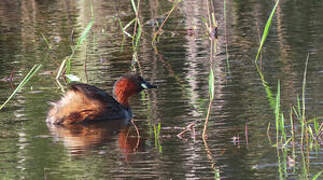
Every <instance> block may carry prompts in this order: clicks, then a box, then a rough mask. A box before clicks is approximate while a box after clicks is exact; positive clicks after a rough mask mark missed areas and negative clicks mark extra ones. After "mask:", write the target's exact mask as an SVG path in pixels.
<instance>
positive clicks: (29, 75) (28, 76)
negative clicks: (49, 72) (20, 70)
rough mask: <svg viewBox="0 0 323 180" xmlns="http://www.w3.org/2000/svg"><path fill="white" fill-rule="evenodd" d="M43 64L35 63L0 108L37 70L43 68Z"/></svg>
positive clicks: (0, 107)
mask: <svg viewBox="0 0 323 180" xmlns="http://www.w3.org/2000/svg"><path fill="white" fill-rule="evenodd" d="M41 66H42V65H41V64H35V65H34V66H33V67H32V68H31V70H30V71H29V72H28V74H27V75H26V76H25V77H24V79H23V80H22V81H21V82H20V83H19V85H18V86H17V88H16V89H15V90H14V91H13V92H12V94H11V95H10V96H9V97H8V99H7V100H6V101H5V102H4V103H3V104H2V105H1V106H0V110H1V109H2V108H3V107H4V106H5V105H6V104H7V103H8V102H9V101H10V100H11V99H12V98H13V97H14V96H15V95H16V94H17V92H19V91H20V90H21V89H22V88H23V87H24V86H25V85H26V83H27V82H28V81H29V80H30V79H31V78H32V77H33V76H34V75H35V74H36V73H37V71H38V70H39V69H40V68H41Z"/></svg>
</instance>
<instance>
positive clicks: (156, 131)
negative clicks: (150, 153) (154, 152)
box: [153, 122, 163, 153]
mask: <svg viewBox="0 0 323 180" xmlns="http://www.w3.org/2000/svg"><path fill="white" fill-rule="evenodd" d="M153 127H154V136H155V148H156V149H158V152H160V153H162V152H163V149H162V146H161V144H160V129H161V123H160V122H159V123H158V125H157V127H156V125H154V126H153Z"/></svg>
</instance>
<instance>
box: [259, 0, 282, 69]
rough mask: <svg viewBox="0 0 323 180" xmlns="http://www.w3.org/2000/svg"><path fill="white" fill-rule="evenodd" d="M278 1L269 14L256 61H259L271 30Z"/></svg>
mask: <svg viewBox="0 0 323 180" xmlns="http://www.w3.org/2000/svg"><path fill="white" fill-rule="evenodd" d="M278 3H279V0H277V1H276V4H275V6H274V8H273V9H272V10H271V13H270V16H269V18H268V20H267V23H266V26H265V29H264V32H263V34H262V38H261V42H260V45H259V48H258V52H257V56H256V58H255V63H257V61H258V58H259V55H260V52H261V50H262V47H263V46H264V43H265V41H266V39H267V36H268V32H269V27H270V25H271V21H272V19H273V16H274V13H275V11H276V8H277V6H278Z"/></svg>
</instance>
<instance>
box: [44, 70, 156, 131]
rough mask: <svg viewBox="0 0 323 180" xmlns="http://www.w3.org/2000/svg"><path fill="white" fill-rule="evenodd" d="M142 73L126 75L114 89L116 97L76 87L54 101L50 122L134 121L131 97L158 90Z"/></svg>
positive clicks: (88, 87) (80, 85) (89, 88)
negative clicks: (129, 99) (129, 101)
mask: <svg viewBox="0 0 323 180" xmlns="http://www.w3.org/2000/svg"><path fill="white" fill-rule="evenodd" d="M156 87H157V86H155V85H151V84H149V83H148V82H146V81H145V80H143V78H142V77H141V76H139V75H138V74H132V73H129V74H126V75H124V76H122V77H121V78H120V79H119V80H117V81H116V82H115V84H114V86H113V95H114V98H113V97H112V96H110V95H109V94H108V93H106V92H105V91H103V90H101V89H99V88H97V87H95V86H91V85H87V84H82V83H77V84H72V85H71V87H70V89H69V90H68V91H67V92H66V94H65V95H64V96H63V97H62V98H61V99H60V100H59V101H57V102H52V103H51V105H52V107H51V109H50V110H49V112H48V115H47V119H46V122H47V123H50V124H64V125H67V124H73V123H81V122H95V121H100V120H112V119H131V117H132V112H131V110H130V108H129V103H128V98H129V97H130V96H132V95H134V94H136V93H139V92H140V91H142V90H143V89H150V88H156Z"/></svg>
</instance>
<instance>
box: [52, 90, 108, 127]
mask: <svg viewBox="0 0 323 180" xmlns="http://www.w3.org/2000/svg"><path fill="white" fill-rule="evenodd" d="M50 104H51V105H52V107H51V109H50V110H49V112H48V115H47V119H46V122H47V123H51V124H72V123H78V122H81V121H85V120H92V119H95V118H97V117H98V116H100V114H101V113H102V111H103V107H104V105H103V104H102V103H100V102H98V101H96V100H93V99H90V98H88V97H86V96H85V95H84V94H82V93H80V92H79V91H73V90H69V91H68V92H67V93H66V94H65V95H64V96H63V97H62V98H61V99H60V100H59V101H57V102H55V103H53V102H52V103H50Z"/></svg>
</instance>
